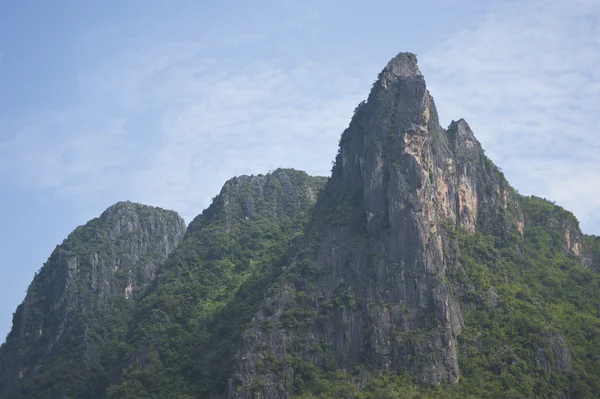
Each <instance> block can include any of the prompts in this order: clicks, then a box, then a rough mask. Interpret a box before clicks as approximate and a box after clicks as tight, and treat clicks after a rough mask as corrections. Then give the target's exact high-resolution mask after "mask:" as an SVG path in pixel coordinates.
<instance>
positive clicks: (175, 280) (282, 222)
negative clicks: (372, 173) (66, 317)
mask: <svg viewBox="0 0 600 399" xmlns="http://www.w3.org/2000/svg"><path fill="white" fill-rule="evenodd" d="M325 182H326V179H325V178H322V177H311V176H308V175H307V174H306V173H304V172H300V171H296V170H293V169H278V170H276V171H275V172H273V173H272V174H267V175H264V176H263V175H259V176H242V177H236V178H233V179H232V180H229V181H228V182H226V183H225V185H224V187H223V189H222V190H221V193H220V194H219V195H218V196H217V197H216V198H215V199H214V200H213V203H212V205H211V206H210V207H209V208H208V209H206V210H205V211H204V212H202V214H201V215H200V216H198V217H197V218H196V219H195V220H194V221H192V222H191V223H190V226H189V228H188V231H187V233H186V236H185V238H184V240H183V242H182V244H181V245H180V247H179V248H178V249H177V251H175V253H173V255H172V256H171V257H169V259H168V260H167V261H166V262H165V264H164V265H163V267H162V269H161V270H160V272H159V273H158V275H157V278H156V279H155V281H154V283H153V284H152V285H151V287H150V289H149V290H148V291H147V294H146V296H145V298H144V299H143V300H142V301H141V302H140V304H139V306H138V309H137V311H136V314H135V315H134V317H133V321H132V324H131V328H130V331H129V334H128V342H127V343H128V345H129V349H128V351H127V353H126V354H125V356H124V359H123V363H122V365H121V366H122V367H123V370H122V374H121V378H120V379H119V380H118V381H116V382H117V384H114V385H113V386H111V387H110V388H109V391H108V397H109V398H148V397H152V396H153V395H154V396H156V397H173V395H174V393H175V392H177V394H179V395H181V396H179V397H182V398H183V397H203V398H204V397H210V395H218V394H219V393H220V392H223V390H224V389H225V386H226V383H227V379H228V377H229V374H230V372H231V371H232V370H233V364H232V362H233V353H234V352H235V348H236V347H237V342H238V341H239V339H240V334H241V332H242V331H243V329H244V326H245V325H246V323H248V322H249V321H250V319H251V317H252V315H253V314H254V312H256V310H257V309H258V306H259V304H260V300H261V299H262V297H263V294H264V291H265V290H266V289H268V287H269V286H270V285H271V284H272V282H273V280H274V279H275V278H276V276H277V275H278V274H279V273H280V272H281V269H282V267H283V266H284V264H282V263H281V259H282V257H284V258H285V255H286V254H290V253H293V252H294V251H295V246H294V241H295V240H296V239H297V238H299V237H300V236H301V235H302V233H303V228H304V226H305V225H306V223H307V222H308V220H309V219H310V216H311V215H312V209H313V206H314V204H315V201H316V199H317V195H318V193H319V192H320V190H321V189H322V187H323V186H324V184H325ZM183 395H188V396H183Z"/></svg>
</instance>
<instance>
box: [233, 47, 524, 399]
mask: <svg viewBox="0 0 600 399" xmlns="http://www.w3.org/2000/svg"><path fill="white" fill-rule="evenodd" d="M516 200H517V195H516V194H515V192H514V191H513V190H512V189H511V188H510V187H509V185H508V184H507V183H506V180H505V179H504V177H503V176H502V174H501V173H500V172H499V171H498V169H497V168H496V167H495V166H494V165H493V164H492V163H491V162H490V161H489V160H488V159H487V157H486V156H485V155H484V153H483V151H482V149H481V146H480V144H479V142H478V141H477V140H476V139H475V137H474V135H473V133H472V131H471V129H470V128H469V126H468V124H467V123H466V122H465V121H464V120H459V121H458V122H453V123H452V124H451V125H450V127H449V128H448V130H444V129H443V128H442V127H440V125H439V121H438V115H437V111H436V108H435V105H434V101H433V98H432V97H431V95H430V94H429V92H428V91H427V88H426V85H425V80H424V78H423V76H422V75H421V73H420V71H419V68H418V66H417V62H416V57H415V56H414V55H413V54H407V53H402V54H399V55H398V56H396V57H395V58H394V59H392V60H391V61H390V62H389V63H388V65H387V66H386V67H385V69H384V70H383V71H382V72H381V74H380V75H379V77H378V80H377V81H376V82H375V84H374V86H373V89H372V91H371V93H370V95H369V97H368V100H367V101H366V102H363V103H361V104H360V105H359V106H358V108H357V109H356V111H355V114H354V117H353V118H352V121H351V123H350V126H349V127H348V129H346V131H345V132H344V133H343V135H342V138H341V140H340V148H339V153H338V156H337V158H336V163H335V166H334V168H333V171H332V177H331V179H330V180H329V182H328V184H327V186H326V188H325V191H324V194H323V196H322V197H321V198H320V199H319V201H318V202H317V205H316V215H315V218H314V221H313V224H312V226H311V229H310V231H309V234H308V237H307V242H314V245H313V246H312V247H308V244H307V248H306V250H305V251H304V253H303V254H301V255H299V256H297V257H296V258H295V259H294V260H293V265H292V267H290V272H289V273H288V275H287V276H285V277H282V278H281V279H280V281H279V282H278V284H277V285H276V286H275V287H274V288H273V290H272V293H271V296H270V298H269V299H268V300H267V301H266V302H265V303H264V304H263V307H262V309H261V310H260V311H259V312H258V313H257V314H256V316H255V319H254V322H253V324H252V325H251V327H250V328H249V329H248V330H247V331H246V333H245V335H244V344H243V347H242V349H241V350H240V352H239V355H238V359H239V361H238V367H237V370H236V371H235V373H234V374H233V376H232V379H231V383H230V388H229V393H228V396H229V398H251V397H253V396H252V395H253V394H255V393H258V394H260V397H261V398H282V397H286V393H285V392H286V389H287V388H288V387H289V386H291V385H292V384H293V383H294V378H295V377H294V376H295V370H294V361H293V360H291V361H287V362H286V363H285V364H283V363H282V364H278V365H275V366H273V367H270V368H269V367H259V366H257V365H260V364H262V363H263V361H264V359H265V358H275V359H299V360H298V361H300V362H304V361H309V362H312V363H315V364H317V365H319V366H323V365H324V364H325V363H326V361H327V356H333V359H334V362H335V365H336V366H337V367H339V368H341V369H345V370H352V369H353V368H355V367H357V366H359V365H366V366H367V367H368V368H370V369H374V370H390V371H398V372H400V371H405V370H411V371H412V372H413V373H415V374H417V375H418V376H419V377H418V380H419V381H420V382H421V383H423V384H438V383H441V382H448V383H456V382H458V381H459V378H460V371H459V368H458V363H457V341H456V337H457V335H458V334H460V332H461V328H462V323H463V322H462V315H461V309H460V306H459V305H458V303H457V301H456V300H455V298H454V296H453V293H452V290H451V289H450V287H449V286H448V285H447V284H446V283H445V274H446V272H447V270H448V269H449V268H454V267H457V265H455V264H450V263H449V262H448V260H447V257H446V256H445V253H444V248H445V246H447V245H452V243H450V242H447V241H448V240H447V237H446V234H445V232H444V231H445V227H444V226H448V225H450V226H452V227H455V228H464V229H467V230H468V231H471V232H473V231H475V230H476V229H494V230H502V231H507V232H511V234H514V235H518V234H520V232H522V231H523V218H522V215H521V213H520V210H519V207H518V204H517V201H516ZM290 312H296V313H300V312H303V313H302V314H304V315H305V318H304V319H303V321H302V323H300V324H299V325H297V326H295V328H288V327H287V326H286V314H289V313H290ZM273 326H275V327H273ZM328 354H329V355H328ZM278 369H279V370H284V371H283V372H279V373H278V372H276V371H275V370H278Z"/></svg>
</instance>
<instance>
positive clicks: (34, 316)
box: [0, 202, 185, 398]
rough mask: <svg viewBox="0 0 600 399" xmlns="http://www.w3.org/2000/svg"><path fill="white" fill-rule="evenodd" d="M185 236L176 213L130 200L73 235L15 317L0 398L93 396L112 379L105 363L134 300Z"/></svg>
mask: <svg viewBox="0 0 600 399" xmlns="http://www.w3.org/2000/svg"><path fill="white" fill-rule="evenodd" d="M184 232H185V223H184V221H183V219H181V218H180V217H179V216H178V215H177V214H176V213H175V212H172V211H166V210H163V209H160V208H152V207H148V206H143V205H139V204H135V203H130V202H120V203H118V204H116V205H114V206H111V207H110V208H108V209H107V210H106V211H105V212H104V213H103V214H102V215H101V216H100V217H99V218H96V219H93V220H91V221H89V222H88V223H87V224H86V225H84V226H80V227H78V228H77V229H75V231H73V233H71V234H70V235H69V237H68V238H67V239H66V240H64V242H63V243H62V244H61V245H59V246H57V247H56V249H55V250H54V251H53V253H52V255H51V256H50V258H49V259H48V261H47V262H46V263H45V264H44V266H43V267H42V268H41V269H40V271H39V273H37V274H36V276H35V278H34V279H33V282H32V283H31V285H30V286H29V289H28V290H27V295H26V297H25V300H24V301H23V303H22V304H21V305H20V306H19V307H18V308H17V311H16V312H15V314H14V317H13V328H12V331H11V332H10V334H9V335H8V337H7V339H6V343H5V344H4V345H3V346H2V348H1V349H0V397H2V398H21V397H23V398H25V397H27V398H34V397H55V398H60V397H74V396H72V395H77V396H78V397H91V394H89V393H88V395H87V396H86V392H88V391H89V389H93V388H91V387H90V386H95V385H101V384H102V380H103V379H106V378H108V376H107V372H106V370H103V363H105V362H106V361H108V360H109V359H108V358H110V357H111V356H113V355H114V354H112V353H109V352H111V351H112V350H114V348H112V347H113V346H114V345H115V341H117V340H118V339H119V337H120V335H122V333H123V331H122V330H123V326H124V325H125V323H126V315H127V313H128V312H129V310H130V309H131V308H132V306H133V301H135V299H136V297H137V296H138V295H139V294H140V293H141V292H142V290H143V288H144V287H145V286H146V285H147V284H148V283H149V282H150V281H152V279H153V278H154V275H155V272H156V268H157V266H158V265H159V264H160V263H161V262H162V261H163V260H164V259H165V258H166V257H167V256H168V255H169V254H170V253H171V252H172V251H173V250H174V249H175V248H176V247H177V246H178V245H179V242H180V241H181V239H182V237H183V234H184ZM92 369H93V370H94V373H93V374H95V375H94V376H93V380H89V378H90V375H91V374H92V372H91V370H92ZM24 386H26V387H27V388H23V387H24Z"/></svg>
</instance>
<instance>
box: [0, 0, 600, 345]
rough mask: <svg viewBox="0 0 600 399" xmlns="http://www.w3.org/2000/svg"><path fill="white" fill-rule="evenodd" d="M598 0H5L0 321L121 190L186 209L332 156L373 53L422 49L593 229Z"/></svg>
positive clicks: (124, 195)
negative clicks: (59, 249)
mask: <svg viewBox="0 0 600 399" xmlns="http://www.w3.org/2000/svg"><path fill="white" fill-rule="evenodd" d="M599 18H600V0H553V1H551V2H548V1H542V0H519V1H516V0H515V1H513V0H506V1H489V2H481V1H474V0H473V1H471V0H464V1H463V0H432V1H413V2H399V1H381V0H376V1H370V2H364V1H341V0H339V1H338V0H331V1H329V0H320V1H312V0H307V1H302V2H299V1H285V0H284V1H282V0H279V1H268V0H265V1H261V0H256V1H235V2H233V1H219V2H217V1H202V2H200V1H167V0H165V1H159V0H144V1H133V0H131V1H127V2H123V1H108V0H103V1H100V0H94V1H92V0H90V1H85V2H83V1H78V0H70V1H69V0H56V1H52V2H49V1H47V2H40V1H32V0H22V1H18V2H17V1H15V2H9V1H0V198H2V207H0V220H1V221H2V223H1V224H0V253H2V263H1V264H0V337H2V338H0V341H1V340H2V339H3V338H4V336H5V335H6V333H7V332H8V330H9V328H10V324H11V315H12V312H13V311H14V310H15V308H16V306H17V305H18V304H19V303H20V302H21V301H22V299H23V298H24V295H25V290H26V288H27V286H28V284H29V282H30V281H31V278H32V277H33V274H34V272H35V271H37V270H38V269H39V268H40V267H41V266H42V264H43V263H44V262H45V260H46V259H47V257H48V256H49V255H50V253H51V252H52V250H53V249H54V247H55V246H56V245H57V244H59V243H60V242H61V241H62V240H63V239H64V238H65V237H66V236H67V235H68V234H69V233H70V232H71V231H72V230H73V229H74V228H75V227H76V226H77V225H80V224H83V223H85V222H86V221H87V220H89V219H90V218H93V217H95V216H97V215H99V214H100V213H101V212H102V211H103V210H104V209H105V208H107V207H108V206H110V205H111V204H113V203H115V202H117V201H119V200H132V201H137V202H142V203H146V204H149V205H156V206H161V207H164V208H169V209H174V210H176V211H178V212H179V213H180V214H181V215H182V216H183V217H184V218H185V219H186V221H187V222H189V221H190V220H191V219H192V218H193V217H194V216H195V215H196V214H198V213H200V212H201V211H202V209H204V208H205V207H206V206H207V205H208V204H209V201H210V199H211V198H212V197H214V196H215V195H216V194H217V193H218V191H219V189H220V187H221V185H222V184H223V182H224V181H225V180H227V179H228V178H230V177H232V176H234V175H240V174H251V173H254V174H258V173H265V172H268V171H269V170H273V169H275V168H277V167H295V168H298V169H303V170H306V171H307V172H309V173H311V174H321V175H327V174H328V172H329V169H330V167H331V161H332V160H333V158H334V156H335V153H336V151H337V141H338V139H339V136H340V134H341V132H342V130H343V129H344V128H345V127H346V126H347V125H348V122H349V119H350V116H351V115H352V112H353V110H354V108H355V106H356V104H357V103H358V102H360V101H361V100H363V99H365V98H366V96H367V94H368V91H369V89H370V87H371V84H372V82H373V81H374V80H375V78H376V76H377V73H378V72H379V71H380V70H381V69H382V68H383V66H384V65H385V63H386V62H387V61H388V60H389V59H390V58H391V57H393V56H394V55H395V54H396V53H398V52H400V51H412V52H415V53H417V55H418V57H419V63H420V67H421V70H422V72H423V73H424V75H425V77H426V79H427V82H428V86H429V89H430V91H431V93H432V94H433V96H434V98H435V100H436V104H437V107H438V111H439V112H440V116H441V121H442V123H443V124H444V125H447V124H448V123H449V122H450V121H451V120H452V119H459V118H461V117H464V118H465V119H466V120H467V121H468V122H469V123H470V125H471V127H472V128H473V130H474V131H475V134H476V135H477V137H478V138H479V139H480V141H481V142H482V144H483V145H484V148H486V150H487V153H488V155H489V156H490V157H491V158H492V159H493V160H494V161H495V162H496V163H497V164H498V165H499V166H500V167H501V168H502V169H503V170H504V172H505V174H506V175H507V177H508V178H509V180H510V182H511V183H512V184H513V185H514V186H515V187H516V188H517V189H518V190H519V191H520V192H521V193H524V194H536V195H540V196H544V197H547V198H550V199H553V200H556V201H557V203H558V204H560V205H562V206H564V207H566V208H568V209H570V210H572V211H573V212H574V213H575V214H576V216H577V217H578V218H579V219H580V221H581V223H582V227H583V229H584V231H585V232H587V233H594V234H600V200H599V199H598V198H600V144H599V143H598V142H599V140H598V138H599V137H600V136H599V133H600V131H599V130H600V127H599V126H600V112H598V110H599V109H600V24H599Z"/></svg>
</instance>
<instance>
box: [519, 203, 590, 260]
mask: <svg viewBox="0 0 600 399" xmlns="http://www.w3.org/2000/svg"><path fill="white" fill-rule="evenodd" d="M520 202H521V206H522V207H523V209H525V210H526V211H527V218H526V220H525V226H526V227H529V228H543V229H546V230H547V231H549V232H551V234H552V236H553V238H554V241H555V244H556V245H557V247H561V248H562V249H563V251H564V252H566V253H570V254H573V255H574V256H576V257H577V258H579V259H580V261H581V263H582V264H583V265H585V266H586V267H588V268H593V269H595V268H596V267H595V266H594V265H595V263H596V262H595V260H594V259H595V258H596V256H595V253H596V249H595V248H596V247H597V244H596V242H597V241H596V240H594V239H593V238H592V237H591V236H585V235H584V234H583V233H582V232H581V229H580V227H579V221H578V220H577V218H575V215H573V214H572V213H571V212H569V211H567V210H565V209H563V208H562V207H560V206H558V205H556V203H553V202H550V201H549V200H547V199H545V198H540V197H536V196H531V197H522V198H521V199H520ZM534 204H535V205H537V206H535V207H534V206H533V205H534ZM588 247H589V248H588Z"/></svg>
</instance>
